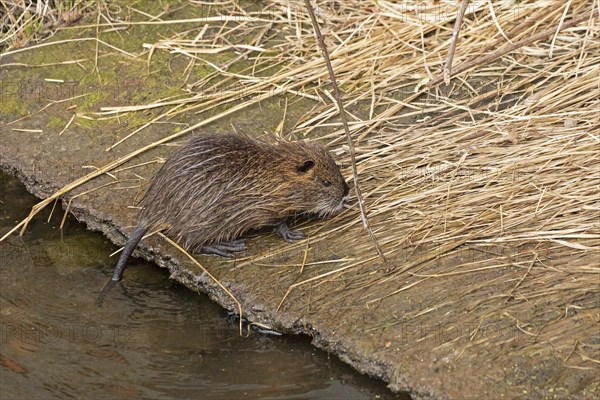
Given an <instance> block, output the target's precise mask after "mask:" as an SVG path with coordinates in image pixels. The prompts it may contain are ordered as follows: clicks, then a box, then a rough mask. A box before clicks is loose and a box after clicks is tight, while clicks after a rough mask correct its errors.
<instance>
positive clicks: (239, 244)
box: [198, 240, 246, 258]
mask: <svg viewBox="0 0 600 400" xmlns="http://www.w3.org/2000/svg"><path fill="white" fill-rule="evenodd" d="M244 250H246V243H244V241H243V240H232V241H231V242H221V243H214V244H205V245H203V246H202V247H201V248H200V251H198V253H200V254H216V255H218V256H221V257H226V258H232V257H233V253H236V252H239V251H244Z"/></svg>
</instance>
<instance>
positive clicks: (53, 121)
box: [46, 115, 68, 130]
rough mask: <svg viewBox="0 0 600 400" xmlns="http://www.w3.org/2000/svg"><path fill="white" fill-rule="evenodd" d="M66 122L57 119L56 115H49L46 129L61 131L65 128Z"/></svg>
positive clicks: (60, 118)
mask: <svg viewBox="0 0 600 400" xmlns="http://www.w3.org/2000/svg"><path fill="white" fill-rule="evenodd" d="M67 122H68V121H67V120H66V119H64V118H62V117H59V116H58V115H50V117H49V118H48V123H47V125H46V126H47V127H48V128H50V129H53V130H54V129H59V130H60V129H62V128H64V127H65V125H67Z"/></svg>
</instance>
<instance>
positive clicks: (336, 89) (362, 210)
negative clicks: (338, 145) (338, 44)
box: [304, 0, 389, 269]
mask: <svg viewBox="0 0 600 400" xmlns="http://www.w3.org/2000/svg"><path fill="white" fill-rule="evenodd" d="M304 3H305V4H306V9H307V10H308V15H309V16H310V20H311V22H312V25H313V28H314V30H315V35H316V36H317V41H318V43H319V47H320V48H321V52H322V53H323V59H324V61H325V65H326V66H327V70H328V71H329V78H330V79H331V84H332V85H333V89H334V97H335V100H336V102H337V107H338V111H339V113H340V117H341V120H342V125H343V126H344V132H346V139H347V140H348V149H349V152H350V163H351V164H352V177H353V180H354V190H355V192H356V199H357V201H358V207H359V208H360V216H361V219H362V222H363V226H364V228H365V230H366V231H367V233H368V234H369V236H370V237H371V240H372V241H373V245H374V246H375V249H376V250H377V254H379V257H380V258H381V260H382V261H383V263H384V264H385V265H386V267H387V268H388V269H389V265H388V262H387V260H386V258H385V256H384V255H383V252H382V251H381V247H380V246H379V242H378V241H377V238H376V237H375V234H374V233H373V230H372V229H371V226H370V225H369V219H368V217H367V210H366V209H365V201H364V199H363V197H362V193H361V191H360V187H359V185H358V170H357V168H356V157H355V153H354V144H353V143H352V136H350V128H349V127H348V120H347V119H346V111H345V110H344V103H343V101H342V92H341V91H340V88H339V86H338V84H337V80H336V78H335V73H334V72H333V67H332V66H331V60H330V59H329V52H328V51H327V46H326V45H325V41H324V40H323V35H322V34H321V29H320V28H319V23H318V22H317V18H316V17H315V13H314V10H313V8H312V6H311V4H310V0H304Z"/></svg>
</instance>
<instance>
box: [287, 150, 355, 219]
mask: <svg viewBox="0 0 600 400" xmlns="http://www.w3.org/2000/svg"><path fill="white" fill-rule="evenodd" d="M276 147H277V148H278V150H279V151H280V154H283V155H284V156H285V157H286V160H285V161H284V162H282V163H281V164H280V166H281V167H283V168H284V173H285V174H286V176H287V178H288V179H289V183H291V185H292V186H293V187H292V188H290V189H288V190H290V195H291V196H294V197H295V198H296V199H295V203H296V202H298V204H300V207H302V208H303V211H301V212H304V213H308V214H315V215H318V216H320V217H327V216H329V215H331V214H334V213H336V212H337V211H339V210H340V209H341V208H342V207H343V206H344V204H345V203H346V202H347V201H348V193H349V188H348V185H347V184H346V181H345V180H344V178H343V177H342V174H341V173H340V169H339V167H338V165H337V164H336V163H335V161H334V160H333V158H331V155H330V154H329V152H328V151H327V150H326V149H325V148H324V147H323V146H321V145H320V144H318V143H316V142H304V141H300V142H280V143H278V144H277V146H276ZM298 211H300V210H298Z"/></svg>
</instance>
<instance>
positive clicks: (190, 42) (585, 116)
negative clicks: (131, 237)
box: [48, 0, 600, 368]
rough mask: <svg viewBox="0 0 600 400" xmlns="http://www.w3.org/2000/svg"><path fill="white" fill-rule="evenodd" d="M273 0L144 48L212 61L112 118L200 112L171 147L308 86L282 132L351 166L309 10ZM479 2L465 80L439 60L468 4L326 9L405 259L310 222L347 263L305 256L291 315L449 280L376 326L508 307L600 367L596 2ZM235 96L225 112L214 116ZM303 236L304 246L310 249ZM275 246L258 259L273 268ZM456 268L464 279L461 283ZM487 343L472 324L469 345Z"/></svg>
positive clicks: (374, 204) (364, 168)
mask: <svg viewBox="0 0 600 400" xmlns="http://www.w3.org/2000/svg"><path fill="white" fill-rule="evenodd" d="M266 3H267V5H266V6H265V7H264V9H262V10H256V11H254V12H250V11H247V10H246V11H244V10H242V9H240V8H238V7H236V6H235V5H233V4H231V3H224V4H225V5H223V6H221V8H220V9H219V11H220V12H222V13H223V14H227V15H237V16H238V17H237V18H235V19H230V20H222V21H218V19H215V20H211V21H208V20H207V22H206V25H205V26H202V27H198V26H197V25H186V26H187V27H189V29H188V30H187V31H182V32H180V33H179V34H178V35H177V37H174V38H168V39H164V40H161V41H158V42H156V43H148V44H146V45H145V47H146V49H147V53H146V54H147V55H148V60H149V61H148V62H149V63H151V62H152V55H153V54H154V53H155V52H157V51H168V52H173V53H178V54H180V55H183V56H185V57H187V59H188V61H189V65H188V68H187V69H186V71H187V72H186V75H184V78H187V77H189V70H190V69H192V68H195V67H197V66H203V67H208V68H211V69H212V70H213V72H211V73H209V74H207V75H206V76H205V77H204V78H203V79H201V80H199V81H188V82H187V86H186V88H185V93H184V94H183V95H182V96H181V97H178V98H170V99H157V100H156V101H154V102H152V103H150V104H142V105H135V106H131V107H114V108H104V109H103V110H102V112H101V116H102V117H107V116H112V115H116V114H120V115H122V114H123V113H127V112H139V111H144V110H147V109H151V108H160V109H161V110H162V113H161V114H160V115H159V116H158V117H156V118H155V120H153V121H152V122H157V121H161V120H168V119H170V118H173V117H175V116H177V115H178V114H180V113H188V114H191V113H195V114H196V116H197V117H198V118H199V119H200V120H201V122H200V123H198V124H196V125H195V126H193V127H191V128H189V129H186V130H185V131H183V132H180V133H177V134H174V135H171V136H170V137H168V138H165V139H163V140H161V142H160V143H163V142H165V141H167V140H170V139H172V138H175V137H177V136H180V135H181V134H183V133H185V132H189V131H190V130H192V129H194V128H196V127H198V126H201V125H204V124H206V123H208V122H210V121H214V120H217V119H219V118H222V117H223V116H224V115H228V114H231V113H232V112H235V111H238V110H241V109H243V108H245V107H248V106H250V105H253V104H256V103H258V102H259V101H261V100H264V99H267V98H271V97H274V96H280V95H282V94H285V95H287V96H289V98H290V99H291V104H290V106H293V99H294V97H295V96H302V97H303V98H308V99H313V100H316V102H315V106H314V108H313V109H312V110H311V111H310V112H308V113H307V114H306V115H305V116H304V117H303V118H302V120H300V121H298V123H297V124H296V125H295V126H294V127H288V132H287V133H286V135H285V136H287V137H288V138H304V137H307V138H312V139H317V138H318V139H319V140H321V141H323V142H325V143H327V144H328V145H329V146H330V148H331V149H332V150H333V152H335V153H336V154H337V156H338V158H339V159H340V160H341V161H342V163H344V164H345V165H346V166H347V165H348V152H347V147H346V146H345V145H344V141H345V139H344V135H343V130H342V127H341V124H340V122H339V115H338V112H337V108H336V106H335V101H333V98H332V95H331V87H330V85H329V83H328V82H329V81H328V76H327V69H326V67H325V64H324V62H323V58H322V55H321V54H320V50H319V48H318V46H317V43H316V40H315V37H314V32H313V29H312V27H311V24H310V20H309V18H308V14H307V13H306V11H305V10H304V9H303V8H302V7H301V6H300V5H298V6H297V8H292V9H290V8H289V2H288V1H275V0H272V1H268V2H266ZM455 3H456V2H452V4H454V5H456V4H455ZM473 3H475V2H473ZM476 4H477V7H475V8H473V7H471V8H469V9H467V12H466V14H465V17H464V20H463V24H462V29H461V33H460V38H459V41H458V45H457V48H456V53H455V55H454V66H453V72H454V73H455V74H456V75H455V76H454V77H453V78H452V81H451V83H450V85H447V86H446V85H445V84H444V83H443V77H442V68H443V64H444V61H445V59H446V52H447V49H448V43H449V41H450V36H451V34H452V28H453V19H454V16H455V15H456V8H452V7H450V6H448V8H444V9H443V10H441V9H439V8H435V7H432V9H431V10H426V9H424V8H422V7H421V8H418V9H413V8H410V7H409V6H408V2H390V1H384V0H379V1H378V4H375V2H372V1H345V2H329V1H319V2H318V8H317V10H318V18H319V19H320V20H319V23H320V24H321V26H322V27H323V28H325V30H326V31H325V32H324V34H325V36H326V42H327V46H328V48H329V51H330V52H331V59H332V64H333V67H334V69H335V73H336V76H337V79H338V81H339V83H340V85H341V88H342V90H343V91H344V103H345V107H347V109H348V110H349V113H350V114H349V117H350V128H351V133H352V136H353V139H354V144H355V146H356V157H357V167H358V174H359V181H360V184H361V187H362V189H363V193H364V196H365V200H366V204H367V207H368V212H369V216H370V219H371V225H372V227H373V230H374V231H375V233H376V235H377V237H378V240H379V242H380V244H381V246H382V249H383V251H384V253H385V255H386V257H387V258H388V260H390V262H391V263H392V264H394V265H395V266H396V268H395V270H393V271H392V272H389V273H383V272H377V271H378V270H377V266H376V265H375V266H373V264H374V263H375V262H376V261H377V255H376V253H375V251H374V249H373V247H372V244H371V243H370V241H369V240H368V238H367V237H366V236H365V234H364V232H363V231H362V224H361V221H360V218H359V216H358V213H357V212H356V211H357V210H356V209H352V210H347V211H346V212H345V213H343V214H342V215H339V216H337V217H336V218H334V219H333V220H329V221H327V222H323V223H321V224H319V225H318V226H313V227H311V229H312V231H311V239H310V240H311V246H316V245H317V244H318V243H319V241H321V240H325V239H327V240H328V241H329V242H328V243H329V244H328V247H330V248H335V249H336V251H337V252H338V256H339V257H340V262H339V264H338V265H337V267H336V268H337V269H332V268H328V267H327V264H325V265H323V264H318V263H315V262H314V260H313V259H312V258H311V257H308V262H307V259H306V257H305V258H304V260H303V261H302V268H304V267H305V264H306V265H307V266H311V265H312V266H315V268H311V267H307V268H305V269H304V272H303V274H304V275H303V278H302V280H301V281H300V282H296V283H294V284H293V285H292V286H290V291H288V293H287V294H286V299H285V301H284V302H283V303H282V305H281V306H282V307H284V308H285V307H286V305H287V307H292V308H294V307H295V306H294V305H293V304H291V302H292V299H293V298H294V292H295V291H298V290H301V289H302V288H303V287H305V286H308V285H310V287H311V288H314V287H318V286H319V285H331V284H332V283H333V284H338V287H339V290H337V291H333V292H332V291H326V293H323V294H321V295H320V297H319V295H315V296H313V297H311V301H312V302H313V304H314V307H316V308H320V307H330V306H332V305H333V304H341V303H343V302H344V301H346V300H348V299H351V300H352V301H353V302H362V304H367V306H373V305H377V304H381V303H382V302H385V301H391V300H393V298H394V297H395V296H398V295H400V294H405V293H407V292H409V291H411V290H413V288H417V289H418V287H419V285H422V284H423V282H431V280H438V281H439V285H438V289H437V290H434V291H433V292H431V293H429V297H430V299H428V303H427V306H426V307H425V306H424V307H422V308H421V309H419V310H415V312H414V313H409V314H407V315H405V316H403V317H402V318H400V319H398V318H396V319H394V318H390V319H389V320H387V321H382V322H381V323H380V324H379V325H377V326H374V327H373V328H372V329H381V328H383V327H390V326H393V325H394V324H397V323H401V321H406V320H411V319H416V318H419V317H421V316H423V315H427V314H429V313H431V312H432V311H434V310H440V309H446V308H448V307H451V306H453V305H455V304H460V306H461V307H463V308H464V309H465V310H467V311H468V312H469V313H470V314H468V315H467V316H466V317H465V319H466V320H468V319H470V318H472V319H473V320H472V321H471V322H472V323H473V324H474V326H478V324H479V325H481V324H482V321H484V320H486V319H491V318H495V317H498V318H500V317H502V318H507V319H509V320H511V319H514V321H515V322H514V324H515V325H516V326H517V327H518V329H519V330H521V331H523V332H524V334H526V335H532V336H534V337H537V338H542V337H544V335H545V336H546V339H547V340H548V341H552V340H553V338H556V337H560V338H563V339H565V338H567V337H568V338H569V340H570V342H568V343H570V344H569V345H568V346H567V345H566V344H565V343H567V341H566V340H563V341H562V342H560V343H558V344H557V347H556V348H555V351H556V352H558V353H559V354H562V356H563V359H564V363H565V364H566V365H573V366H575V367H578V368H579V367H581V368H589V367H591V366H593V365H594V364H597V363H599V362H600V361H599V359H598V358H599V353H600V349H599V348H598V345H597V344H596V345H594V344H592V343H590V342H589V339H590V337H592V335H593V329H592V328H593V326H594V325H593V324H592V325H586V326H587V327H586V328H585V329H581V330H577V331H574V330H573V329H572V327H571V326H570V325H569V321H571V318H572V317H573V316H575V315H578V316H579V318H582V319H585V318H591V319H592V320H594V321H595V323H597V322H598V302H597V299H598V296H599V294H600V289H599V285H598V283H599V275H598V274H599V273H600V266H599V261H598V260H599V258H600V251H599V246H600V171H599V168H600V167H599V165H600V112H599V110H600V96H599V91H600V87H599V78H598V77H599V74H600V30H599V24H598V19H599V18H600V12H599V4H598V2H596V1H589V0H573V1H568V2H558V1H551V2H544V1H530V2H526V1H523V2H519V3H517V2H514V1H500V2H477V3H476ZM442 11H444V12H443V13H442ZM152 23H159V22H157V21H154V22H152ZM209 30H210V34H209ZM239 33H243V34H244V36H245V38H246V41H245V42H244V43H243V45H242V44H240V43H230V42H229V40H228V38H229V37H230V36H231V35H233V34H239ZM214 53H225V54H228V55H229V56H230V57H229V58H227V60H226V61H221V62H220V63H218V64H217V63H215V62H212V61H210V58H209V56H208V55H210V54H214ZM234 67H236V68H234ZM223 105H229V106H228V107H229V109H228V111H226V112H224V113H221V114H219V115H217V116H213V117H211V118H207V119H204V120H203V119H202V118H203V117H204V115H205V113H206V112H207V111H209V110H212V109H214V108H215V107H222V106H223ZM143 128H144V127H142V128H140V129H139V130H141V129H143ZM156 145H157V143H154V144H150V145H149V146H148V148H151V147H155V146H156ZM140 152H141V151H140V150H138V151H136V152H135V153H132V155H130V156H127V157H125V158H124V159H121V160H117V161H115V162H114V163H112V164H110V165H108V166H106V167H105V168H102V169H100V170H98V171H96V172H94V173H93V174H91V175H89V176H87V177H84V178H83V180H81V181H80V182H78V184H79V183H82V182H85V181H87V180H89V179H92V178H93V177H94V176H98V175H100V174H102V173H105V172H107V171H110V170H111V169H113V168H115V167H116V166H118V165H120V164H122V163H123V162H124V161H126V160H127V159H130V158H132V157H133V156H134V155H136V154H139V153H140ZM349 171H350V169H349V168H346V169H345V172H346V175H348V172H349ZM67 189H69V190H70V189H72V187H69V188H67ZM64 192H65V191H62V192H60V193H58V194H57V196H56V197H58V195H61V194H63V193H64ZM50 201H51V200H50ZM50 201H48V204H49V202H50ZM349 238H352V240H353V243H352V246H348V245H347V243H348V240H349ZM296 246H297V248H302V249H304V248H305V247H306V243H299V244H297V245H296ZM283 251H286V250H285V249H283V248H282V250H281V252H283ZM278 254H280V252H278V251H273V252H270V253H268V254H262V255H257V256H256V257H253V258H250V259H248V260H247V261H246V262H245V263H254V264H256V263H264V262H268V260H269V259H270V258H272V257H276V256H277V255H278ZM245 263H244V262H243V263H241V264H238V265H240V266H243V265H244V264H245ZM316 266H319V267H320V268H316ZM349 276H350V277H351V279H350V280H349V281H348V277H349ZM457 279H463V283H464V285H462V286H452V287H448V285H452V284H454V283H455V282H457ZM288 295H289V296H288ZM465 299H468V301H467V300H465ZM429 300H430V301H429ZM549 305H551V307H552V310H554V311H553V312H552V313H550V312H549V313H545V314H544V313H537V314H535V313H534V314H532V315H533V316H530V317H529V318H530V320H528V321H527V320H526V321H523V320H522V319H521V318H523V317H519V318H517V317H515V315H525V314H526V310H529V309H536V307H537V308H538V309H539V308H540V307H545V306H549ZM475 310H478V311H480V312H479V313H475V312H474V311H475ZM481 310H484V311H481ZM556 310H560V311H559V312H558V313H557V312H555V311H556ZM482 315H483V316H482ZM544 318H546V319H545V320H544ZM596 327H597V326H596ZM479 338H480V337H478V331H477V329H475V330H474V331H473V332H472V342H471V343H470V344H469V346H471V345H476V344H479V342H478V340H479ZM496 339H497V340H500V341H501V340H503V339H502V338H496ZM482 340H489V337H486V338H484V339H482ZM506 340H510V338H508V339H506ZM541 342H542V341H541V340H540V341H539V342H538V343H541ZM463 351H464V350H463Z"/></svg>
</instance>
